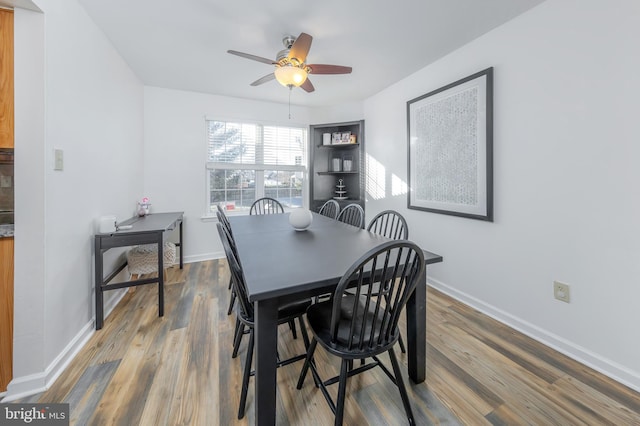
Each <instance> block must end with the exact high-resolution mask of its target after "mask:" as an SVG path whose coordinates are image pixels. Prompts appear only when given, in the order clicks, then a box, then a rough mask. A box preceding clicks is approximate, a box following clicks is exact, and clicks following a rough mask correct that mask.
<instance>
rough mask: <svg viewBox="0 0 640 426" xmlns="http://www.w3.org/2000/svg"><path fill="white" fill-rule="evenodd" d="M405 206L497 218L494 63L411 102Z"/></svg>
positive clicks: (409, 108) (475, 217)
mask: <svg viewBox="0 0 640 426" xmlns="http://www.w3.org/2000/svg"><path fill="white" fill-rule="evenodd" d="M407 144H408V146H407V157H408V158H407V160H408V161H407V179H408V186H409V191H408V192H407V207H408V208H409V209H414V210H422V211H428V212H433V213H441V214H447V215H453V216H460V217H466V218H471V219H479V220H485V221H489V222H492V221H493V67H491V68H487V69H485V70H483V71H480V72H477V73H475V74H472V75H470V76H468V77H465V78H463V79H460V80H458V81H455V82H453V83H451V84H448V85H446V86H444V87H441V88H439V89H437V90H434V91H432V92H429V93H427V94H425V95H422V96H420V97H417V98H415V99H412V100H410V101H408V102H407Z"/></svg>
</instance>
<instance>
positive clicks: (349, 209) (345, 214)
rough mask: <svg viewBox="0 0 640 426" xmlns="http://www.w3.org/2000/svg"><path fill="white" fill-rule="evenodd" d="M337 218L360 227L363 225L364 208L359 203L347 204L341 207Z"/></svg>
mask: <svg viewBox="0 0 640 426" xmlns="http://www.w3.org/2000/svg"><path fill="white" fill-rule="evenodd" d="M337 220H338V221H339V222H343V223H347V224H349V225H353V226H356V227H358V228H362V227H363V226H364V210H363V209H362V207H360V205H359V204H355V203H354V204H349V205H347V206H346V207H345V208H344V209H342V211H341V212H340V214H339V215H338V218H337Z"/></svg>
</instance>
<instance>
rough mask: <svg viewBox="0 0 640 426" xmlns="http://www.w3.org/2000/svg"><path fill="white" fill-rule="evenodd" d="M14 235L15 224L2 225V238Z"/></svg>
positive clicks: (0, 226) (0, 228)
mask: <svg viewBox="0 0 640 426" xmlns="http://www.w3.org/2000/svg"><path fill="white" fill-rule="evenodd" d="M7 237H13V224H5V225H0V238H7Z"/></svg>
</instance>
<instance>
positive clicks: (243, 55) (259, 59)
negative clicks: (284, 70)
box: [227, 50, 277, 65]
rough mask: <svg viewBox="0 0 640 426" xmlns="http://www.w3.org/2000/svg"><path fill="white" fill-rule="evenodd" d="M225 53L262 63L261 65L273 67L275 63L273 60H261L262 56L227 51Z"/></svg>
mask: <svg viewBox="0 0 640 426" xmlns="http://www.w3.org/2000/svg"><path fill="white" fill-rule="evenodd" d="M227 53H231V54H232V55H236V56H240V57H241V58H246V59H251V60H252V61H258V62H262V63H263V64H269V65H275V64H276V63H277V62H275V61H274V60H273V59H267V58H263V57H262V56H256V55H250V54H248V53H244V52H238V51H237V50H227Z"/></svg>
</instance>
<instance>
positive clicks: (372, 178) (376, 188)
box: [366, 154, 386, 200]
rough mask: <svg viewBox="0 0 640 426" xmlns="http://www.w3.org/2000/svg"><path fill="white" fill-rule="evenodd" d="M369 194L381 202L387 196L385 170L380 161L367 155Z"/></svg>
mask: <svg viewBox="0 0 640 426" xmlns="http://www.w3.org/2000/svg"><path fill="white" fill-rule="evenodd" d="M366 169H367V174H366V179H367V192H368V193H369V195H370V196H371V198H373V199H374V200H380V199H382V198H384V197H385V195H386V188H385V168H384V166H383V165H382V163H380V162H379V161H378V160H376V159H375V158H373V157H372V156H371V155H369V154H367V162H366Z"/></svg>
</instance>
